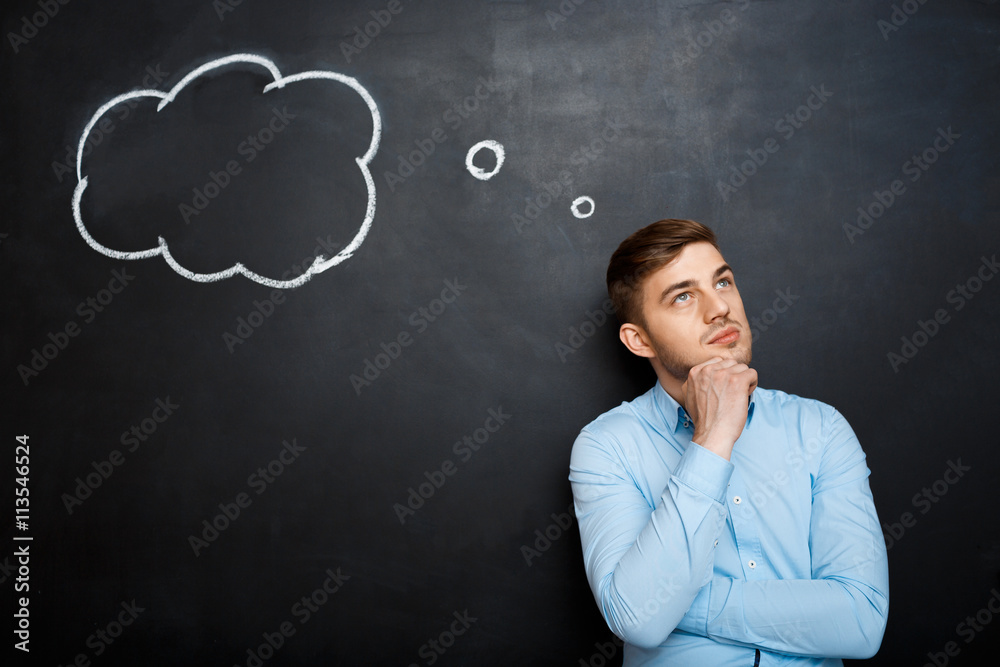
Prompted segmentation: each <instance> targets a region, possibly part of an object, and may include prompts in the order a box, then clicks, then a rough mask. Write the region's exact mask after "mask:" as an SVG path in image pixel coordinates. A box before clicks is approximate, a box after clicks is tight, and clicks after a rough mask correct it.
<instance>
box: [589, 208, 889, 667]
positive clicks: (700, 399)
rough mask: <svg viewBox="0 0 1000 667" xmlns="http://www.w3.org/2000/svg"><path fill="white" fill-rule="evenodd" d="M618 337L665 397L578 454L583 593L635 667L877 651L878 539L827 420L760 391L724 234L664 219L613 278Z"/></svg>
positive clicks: (695, 666)
mask: <svg viewBox="0 0 1000 667" xmlns="http://www.w3.org/2000/svg"><path fill="white" fill-rule="evenodd" d="M607 281H608V292H609V294H610V295H611V300H612V302H613V303H614V306H615V310H616V313H617V315H618V319H619V321H620V322H621V329H620V331H619V336H620V338H621V341H622V343H624V344H625V347H627V348H628V349H629V350H630V351H631V352H632V353H633V354H636V355H638V356H640V357H646V358H648V359H649V362H650V363H651V364H652V366H653V370H654V371H655V372H656V377H657V379H658V382H657V384H656V385H655V386H654V387H653V388H652V389H651V390H649V391H648V392H647V393H645V394H643V395H642V396H640V397H638V398H637V399H635V400H634V401H632V402H630V403H623V404H622V405H621V406H619V407H617V408H615V409H613V410H611V411H610V412H607V413H605V414H604V415H602V416H600V417H599V418H598V419H596V420H595V421H594V422H592V423H591V424H589V425H588V426H587V427H585V428H584V429H583V431H582V432H581V433H580V435H579V437H578V438H577V440H576V442H575V444H574V445H573V453H572V458H571V462H570V481H571V483H572V486H573V496H574V502H575V508H576V515H577V519H578V520H579V526H580V536H581V539H582V542H583V556H584V562H585V566H586V570H587V577H588V579H589V581H590V587H591V589H592V590H593V593H594V597H595V598H596V600H597V603H598V606H599V607H600V610H601V613H602V614H603V615H604V618H605V620H606V621H607V623H608V625H609V627H610V628H611V630H612V631H613V632H614V633H615V634H616V635H618V636H619V637H620V638H621V639H622V640H624V642H625V665H626V666H628V667H632V666H634V665H680V666H682V667H705V666H714V665H738V666H740V667H751V665H762V666H763V665H803V666H804V665H823V666H832V665H841V664H842V662H841V660H840V658H867V657H871V656H872V655H874V654H875V653H876V651H878V647H879V644H880V643H881V641H882V634H883V632H884V631H885V621H886V613H887V611H888V589H889V587H888V567H887V562H886V550H885V541H884V539H883V537H882V532H881V529H880V527H879V521H878V517H877V516H876V513H875V506H874V503H873V501H872V495H871V490H870V489H869V486H868V475H869V470H868V468H867V466H866V463H865V455H864V452H863V451H862V450H861V446H860V444H859V443H858V440H857V438H856V437H855V435H854V432H853V431H852V430H851V427H850V426H849V425H848V424H847V421H846V420H845V419H844V418H843V417H842V416H841V415H840V413H838V412H837V411H836V410H834V409H833V408H832V407H830V406H828V405H825V404H823V403H820V402H818V401H814V400H808V399H803V398H799V397H797V396H791V395H788V394H785V393H782V392H779V391H773V390H768V389H762V388H760V387H758V386H757V373H756V371H754V370H753V369H752V368H750V367H749V363H750V357H751V354H750V343H751V334H750V327H749V325H748V323H747V318H746V314H745V313H744V312H743V302H742V300H741V299H740V293H739V291H738V290H737V288H736V283H735V280H734V277H733V270H732V269H731V268H730V267H729V265H727V264H726V262H725V260H724V259H723V257H722V255H721V254H720V253H719V249H718V245H717V243H716V240H715V235H714V234H713V233H712V231H711V230H709V229H708V228H707V227H705V226H703V225H701V224H699V223H697V222H692V221H690V220H661V221H659V222H656V223H653V224H652V225H650V226H648V227H645V228H643V229H641V230H639V231H637V232H636V233H634V234H632V235H631V236H630V237H629V238H627V239H625V241H623V242H622V244H621V246H619V248H618V250H617V251H615V253H614V255H613V256H612V258H611V263H610V265H609V266H608V275H607Z"/></svg>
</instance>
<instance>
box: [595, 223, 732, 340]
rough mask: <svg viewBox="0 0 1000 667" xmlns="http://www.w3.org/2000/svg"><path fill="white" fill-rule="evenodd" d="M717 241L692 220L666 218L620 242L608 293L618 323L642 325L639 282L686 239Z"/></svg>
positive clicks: (678, 250) (664, 262)
mask: <svg viewBox="0 0 1000 667" xmlns="http://www.w3.org/2000/svg"><path fill="white" fill-rule="evenodd" d="M702 241H704V242H706V243H711V244H712V245H713V246H714V247H715V249H716V250H718V249H719V244H718V243H717V242H716V240H715V234H714V233H713V232H712V230H711V229H709V228H708V227H706V226H705V225H703V224H701V223H700V222H695V221H693V220H679V219H675V218H669V219H667V220H659V221H657V222H654V223H653V224H651V225H648V226H646V227H643V228H642V229H640V230H639V231H637V232H634V233H633V234H632V235H631V236H629V237H628V238H627V239H625V240H624V241H622V242H621V245H619V246H618V249H617V250H615V252H614V254H613V255H611V261H610V262H609V263H608V275H607V281H608V296H610V297H611V303H612V304H613V305H614V308H615V315H617V316H618V321H619V323H621V324H625V323H626V322H630V323H632V324H638V325H639V326H642V327H645V326H646V321H645V318H643V316H642V286H643V283H644V282H645V280H646V278H647V277H648V276H649V275H651V274H652V273H653V272H654V271H656V270H657V269H659V268H660V267H662V266H665V265H667V264H669V263H670V262H672V261H673V260H674V258H676V257H677V255H679V254H680V253H681V250H683V249H684V246H686V245H687V244H689V243H698V242H702Z"/></svg>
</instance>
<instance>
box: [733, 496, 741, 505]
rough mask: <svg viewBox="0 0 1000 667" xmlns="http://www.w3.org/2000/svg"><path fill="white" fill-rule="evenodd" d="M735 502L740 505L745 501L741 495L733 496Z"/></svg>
mask: <svg viewBox="0 0 1000 667" xmlns="http://www.w3.org/2000/svg"><path fill="white" fill-rule="evenodd" d="M733 502H734V503H736V504H737V505H739V504H740V503H742V502H743V499H742V498H740V497H739V496H733Z"/></svg>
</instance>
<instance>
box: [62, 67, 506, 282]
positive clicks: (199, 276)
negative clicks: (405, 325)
mask: <svg viewBox="0 0 1000 667" xmlns="http://www.w3.org/2000/svg"><path fill="white" fill-rule="evenodd" d="M234 63H249V64H251V65H259V66H261V67H263V68H265V69H266V70H267V71H268V72H270V74H271V76H272V77H273V78H274V81H272V82H271V83H269V84H267V85H266V86H264V90H263V92H264V93H267V92H268V91H270V90H273V89H275V88H284V87H285V86H286V85H287V84H290V83H295V82H297V81H305V80H308V79H327V80H330V81H336V82H338V83H342V84H344V85H346V86H348V87H350V88H351V89H352V90H354V91H355V92H356V93H357V94H358V95H360V96H361V98H362V99H363V100H364V101H365V104H367V105H368V109H369V111H370V112H371V115H372V140H371V144H370V145H369V146H368V150H367V151H366V152H365V154H364V155H362V156H361V157H358V158H355V162H357V163H358V167H359V168H360V169H361V174H362V176H364V179H365V183H366V184H367V186H368V207H367V209H366V211H365V218H364V220H363V221H362V223H361V227H360V228H359V229H358V231H357V233H355V235H354V238H353V239H352V240H351V242H350V243H349V244H347V246H346V247H344V248H343V249H342V250H341V251H340V252H338V253H337V254H336V255H335V256H333V257H330V258H329V259H327V258H325V257H324V256H322V255H320V256H318V257H316V259H315V260H313V262H312V264H311V265H310V266H309V268H308V269H306V271H305V272H304V273H302V275H300V276H298V277H296V278H294V279H292V280H277V279H274V278H268V277H266V276H262V275H260V274H259V273H255V272H254V271H251V270H250V269H248V268H246V267H245V266H244V265H243V264H242V263H240V262H236V263H235V264H233V265H232V266H230V267H229V268H227V269H224V270H222V271H217V272H215V273H195V272H193V271H190V270H188V269H186V268H184V267H183V266H181V265H180V264H179V263H178V262H177V260H176V259H174V257H173V256H172V255H171V254H170V249H169V248H168V246H167V242H166V241H165V240H164V239H163V237H158V239H157V245H156V246H154V247H152V248H147V249H146V250H136V251H121V250H114V249H112V248H108V247H106V246H104V245H102V244H101V243H99V242H98V241H97V240H96V239H95V238H94V237H93V236H91V235H90V232H89V231H87V227H86V226H85V225H84V223H83V215H82V213H81V212H80V204H81V201H82V199H83V193H84V191H85V190H86V189H87V178H88V177H87V176H84V175H83V149H84V147H85V146H86V143H87V138H88V136H89V135H90V132H91V130H93V129H94V126H95V125H97V123H98V121H100V119H101V117H102V116H103V115H104V114H106V113H107V112H108V111H110V110H111V109H112V108H114V107H115V106H117V105H119V104H121V103H123V102H127V101H129V100H133V99H141V98H147V97H152V98H159V100H160V102H159V104H158V105H157V107H156V111H157V112H159V111H161V110H162V109H163V108H164V107H166V106H167V105H168V104H170V103H171V102H173V101H174V98H176V97H177V94H178V93H180V92H181V90H183V89H184V87H185V86H187V85H188V84H189V83H191V82H192V81H194V80H195V79H197V78H198V77H199V76H201V75H203V74H205V73H206V72H210V71H212V70H215V69H218V68H220V67H225V66H227V65H232V64H234ZM381 137H382V116H381V115H380V114H379V111H378V107H377V106H376V105H375V100H374V99H372V96H371V95H370V94H369V93H368V91H367V90H366V89H365V87H364V86H362V85H361V84H360V83H358V81H357V79H354V78H353V77H349V76H345V75H343V74H338V73H337V72H330V71H326V70H313V71H309V72H300V73H299V74H293V75H291V76H282V74H281V72H280V71H279V70H278V67H277V66H276V65H275V64H274V63H273V62H272V61H270V60H268V59H267V58H263V57H261V56H257V55H254V54H251V53H237V54H233V55H231V56H226V57H224V58H219V59H217V60H213V61H211V62H209V63H205V64H204V65H202V66H201V67H198V68H197V69H195V70H193V71H192V72H190V73H189V74H188V75H187V76H185V77H184V78H183V79H181V80H180V81H179V82H178V83H177V84H176V85H175V86H174V87H173V88H171V89H170V90H169V91H168V92H163V91H160V90H155V89H145V90H133V91H132V92H128V93H123V94H121V95H118V96H117V97H114V98H112V99H111V100H109V101H108V102H106V103H105V104H103V105H102V106H101V107H100V108H99V109H98V110H97V111H96V112H95V113H94V115H93V117H91V119H90V122H88V123H87V125H86V127H85V128H84V130H83V134H82V135H81V136H80V144H79V148H78V149H77V155H76V178H77V185H76V189H75V190H74V192H73V219H74V220H75V221H76V228H77V230H78V231H79V232H80V235H81V236H83V239H84V240H85V241H86V242H87V244H88V245H89V246H90V247H91V248H93V249H94V250H96V251H97V252H99V253H101V254H103V255H107V256H108V257H113V258H115V259H125V260H132V259H145V258H147V257H155V256H156V255H161V256H162V257H163V259H164V260H165V261H166V262H167V264H169V265H170V267H171V268H172V269H173V270H174V271H176V272H177V273H179V274H180V275H182V276H184V277H185V278H187V279H189V280H193V281H195V282H200V283H209V282H215V281H217V280H223V279H225V278H231V277H233V276H235V275H237V274H239V275H242V276H245V277H247V278H249V279H250V280H253V281H254V282H257V283H260V284H261V285H267V286H268V287H276V288H278V289H286V288H290V287H298V286H299V285H301V284H303V283H304V282H306V281H307V280H309V279H310V278H312V277H313V276H314V275H316V274H318V273H322V272H323V271H326V270H327V269H329V268H330V267H333V266H336V265H337V264H340V263H341V262H343V261H344V260H345V259H348V258H349V257H351V255H353V254H354V252H355V251H356V250H357V249H358V247H359V246H360V245H361V243H362V242H363V241H364V240H365V237H366V236H367V235H368V231H369V230H370V229H371V225H372V220H373V219H374V218H375V181H374V180H373V179H372V175H371V170H370V169H369V164H370V163H371V161H372V159H373V158H374V157H375V152H376V151H377V150H378V145H379V141H380V140H381ZM498 162H499V160H498ZM498 168H499V165H498Z"/></svg>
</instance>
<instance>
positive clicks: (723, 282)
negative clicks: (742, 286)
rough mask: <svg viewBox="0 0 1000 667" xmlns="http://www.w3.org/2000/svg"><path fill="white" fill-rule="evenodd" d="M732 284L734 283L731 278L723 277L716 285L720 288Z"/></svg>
mask: <svg viewBox="0 0 1000 667" xmlns="http://www.w3.org/2000/svg"><path fill="white" fill-rule="evenodd" d="M732 284H733V283H732V281H731V280H729V278H722V279H721V280H719V282H717V283H715V286H716V287H717V288H719V287H729V286H730V285H732Z"/></svg>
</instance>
